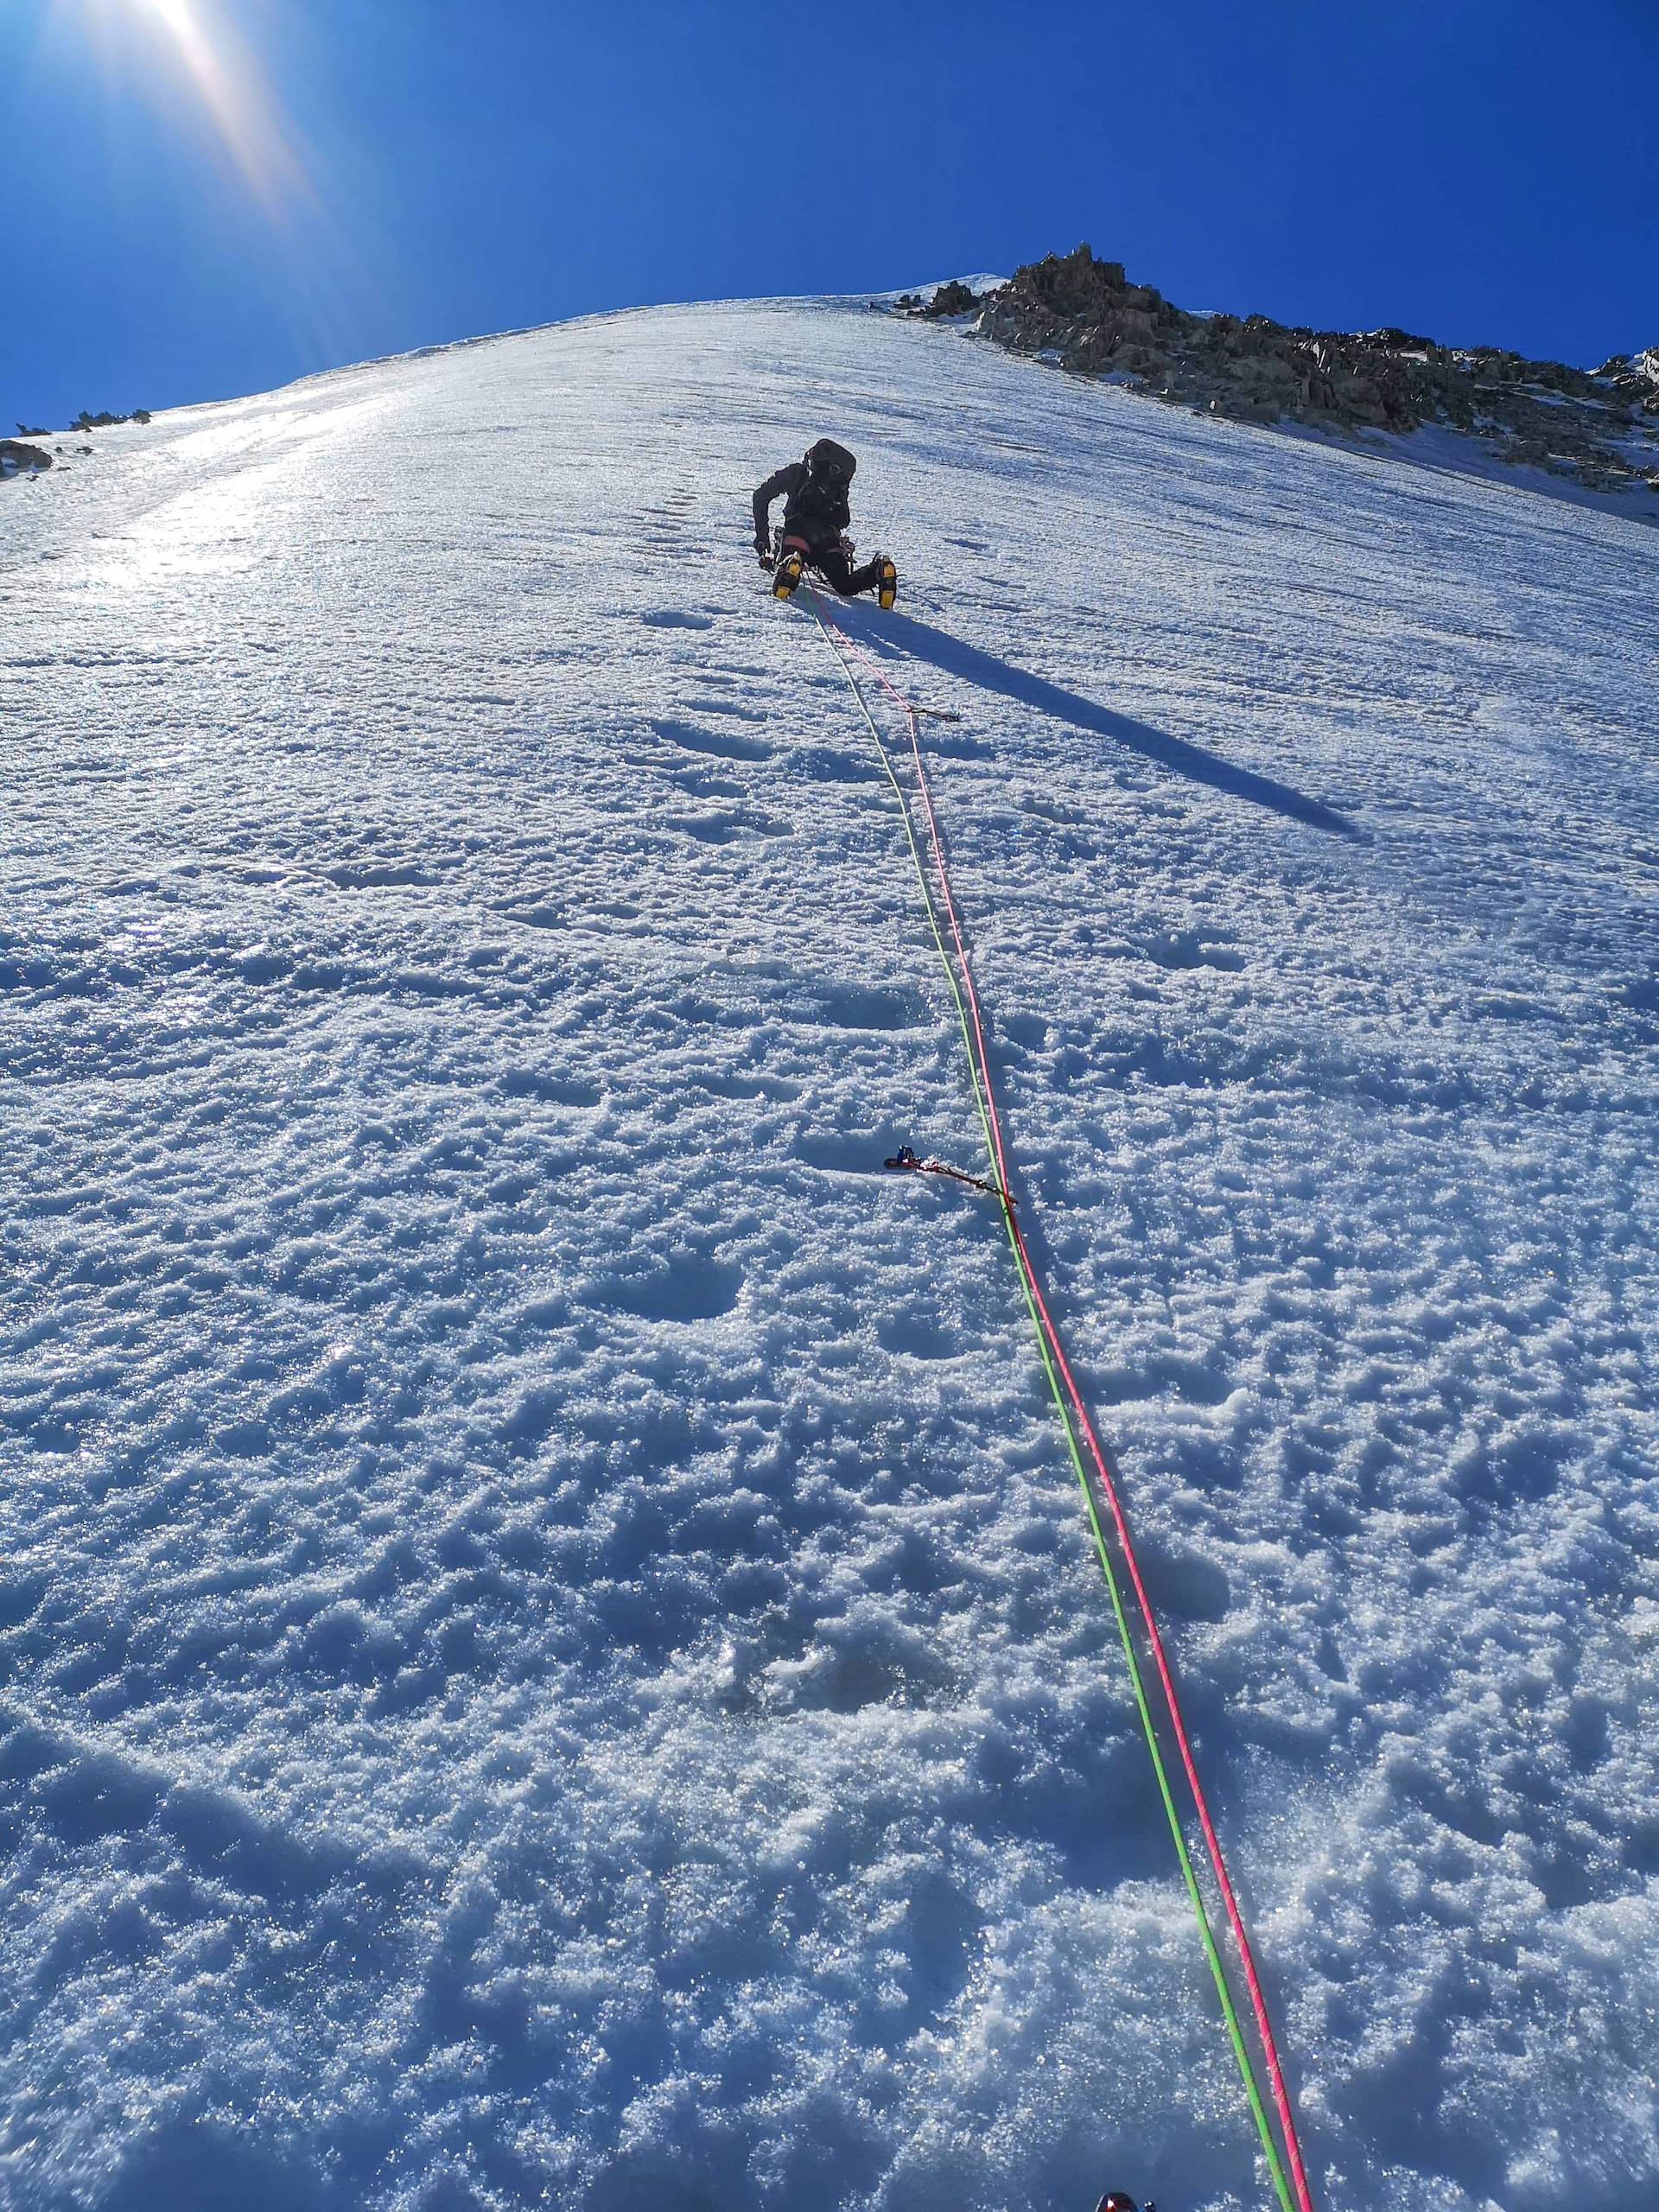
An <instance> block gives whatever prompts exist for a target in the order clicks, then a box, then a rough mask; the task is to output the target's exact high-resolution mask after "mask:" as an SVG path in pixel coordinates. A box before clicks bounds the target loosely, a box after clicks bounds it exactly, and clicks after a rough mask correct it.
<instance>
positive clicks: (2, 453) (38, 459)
mask: <svg viewBox="0 0 1659 2212" xmlns="http://www.w3.org/2000/svg"><path fill="white" fill-rule="evenodd" d="M51 466H52V456H51V454H49V453H48V452H47V451H46V449H45V448H44V447H43V446H26V445H23V444H22V442H20V441H19V440H18V439H16V438H0V476H25V475H33V474H35V471H36V470H38V469H41V468H50V467H51Z"/></svg>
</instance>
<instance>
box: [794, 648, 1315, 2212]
mask: <svg viewBox="0 0 1659 2212" xmlns="http://www.w3.org/2000/svg"><path fill="white" fill-rule="evenodd" d="M818 628H819V631H820V632H821V633H822V635H823V641H824V643H825V645H828V646H829V651H830V652H831V654H832V655H833V656H834V658H835V662H836V666H837V667H838V668H839V669H840V671H841V672H842V675H843V676H844V677H846V679H847V682H848V684H849V687H850V689H851V690H852V694H853V696H854V698H855V700H856V701H857V702H858V708H859V712H860V713H861V715H863V717H864V721H865V724H866V726H867V727H868V730H869V733H870V735H871V737H872V739H873V740H874V744H875V749H876V752H877V753H878V755H879V756H880V761H881V766H882V769H883V771H884V772H885V773H886V776H887V782H888V783H889V785H891V786H892V789H893V798H895V800H896V801H897V802H898V806H899V819H900V820H901V821H902V822H903V823H904V828H905V842H906V844H907V845H908V846H909V848H910V858H911V864H912V867H913V868H915V871H916V880H917V883H918V885H919V886H920V888H921V893H922V905H923V907H924V909H925V912H926V914H927V925H928V928H929V930H930V931H931V933H932V938H933V943H934V946H935V948H936V949H937V950H938V956H939V963H940V965H941V966H942V967H943V968H944V979H945V982H947V983H948V984H949V985H950V996H951V1000H952V1002H953V1003H954V1005H955V1007H956V1009H957V1023H958V1025H959V1026H960V1027H961V1030H962V1041H963V1050H964V1051H965V1052H966V1053H967V1057H968V1076H969V1082H970V1083H971V1084H972V1085H973V1092H974V1104H975V1106H976V1109H978V1113H979V1122H980V1128H981V1130H982V1133H983V1135H984V1139H985V1150H986V1154H987V1155H988V1158H989V1160H990V1162H991V1173H992V1175H993V1176H995V1174H996V1173H997V1167H996V1147H995V1144H994V1143H993V1141H992V1139H991V1117H990V1109H989V1105H988V1100H987V1096H986V1092H985V1087H984V1086H985V1085H987V1084H988V1083H989V1081H990V1077H989V1074H988V1071H987V1072H985V1073H984V1074H983V1075H982V1071H981V1069H980V1065H979V1055H978V1053H977V1052H976V1051H975V1049H974V1039H973V1032H972V1030H971V1029H970V1027H969V1021H968V1008H967V1007H966V1005H965V1003H964V1002H963V995H962V987H961V985H960V983H958V982H957V971H956V968H955V966H954V964H953V963H952V962H951V958H950V953H949V951H948V950H947V949H946V946H945V942H944V933H943V931H941V930H940V928H939V920H938V912H937V910H936V909H935V907H934V904H933V893H932V889H931V886H930V885H929V883H928V880H927V868H926V866H925V862H924V861H923V859H922V854H921V848H920V847H919V846H918V843H917V842H916V831H915V827H914V824H913V823H912V820H911V814H910V806H909V803H908V801H907V800H906V798H905V793H904V788H903V786H902V785H900V783H899V779H898V777H897V776H896V775H895V774H894V773H893V762H892V760H891V759H890V758H889V757H888V753H887V747H886V746H885V745H884V744H883V743H882V741H881V733H880V729H878V728H877V727H876V722H875V718H874V715H872V714H871V712H870V709H869V706H868V702H867V701H866V699H865V697H864V694H863V692H862V690H861V689H860V687H859V682H858V678H857V677H855V675H854V674H853V671H851V669H850V668H849V667H848V665H847V663H846V661H845V660H844V659H843V658H842V655H841V654H840V653H838V652H836V648H835V646H834V645H833V644H832V643H831V642H830V639H829V632H828V631H827V630H825V629H824V626H823V618H822V617H821V616H820V617H818ZM1002 1225H1003V1227H1004V1229H1005V1230H1007V1237H1008V1244H1009V1249H1011V1250H1012V1252H1013V1254H1014V1268H1015V1271H1016V1272H1017V1274H1019V1277H1020V1289H1021V1291H1022V1292H1023V1293H1024V1294H1025V1300H1026V1311H1027V1313H1028V1314H1029V1315H1030V1316H1031V1325H1032V1329H1033V1332H1034V1333H1035V1336H1036V1338H1037V1350H1038V1353H1039V1357H1040V1358H1041V1360H1042V1363H1043V1372H1044V1374H1045V1376H1046V1377H1047V1379H1048V1388H1049V1394H1050V1395H1051V1396H1052V1399H1053V1401H1054V1409H1055V1411H1056V1413H1058V1415H1059V1417H1060V1428H1061V1431H1062V1433H1063V1434H1064V1435H1065V1443H1066V1449H1067V1451H1068V1452H1070V1453H1071V1465H1072V1467H1073V1469H1074V1470H1075V1471H1076V1473H1077V1487H1078V1489H1079V1490H1080V1491H1082V1492H1083V1503H1084V1512H1085V1513H1086V1515H1087V1516H1088V1521H1089V1526H1090V1530H1091V1532H1092V1534H1093V1535H1094V1539H1095V1550H1096V1554H1098V1556H1099V1559H1100V1564H1101V1570H1102V1572H1103V1574H1104V1575H1105V1578H1106V1587H1107V1590H1108V1591H1109V1593H1110V1596H1111V1601H1112V1612H1113V1616H1114V1618H1116V1622H1117V1633H1118V1638H1119V1641H1120V1642H1121V1643H1122V1646H1123V1656H1124V1659H1125V1661H1126V1662H1127V1663H1128V1670H1129V1686H1130V1688H1131V1689H1132V1690H1133V1692H1134V1694H1135V1709H1136V1711H1137V1712H1138V1713H1140V1715H1141V1729H1142V1732H1144V1734H1145V1736H1146V1739H1147V1751H1149V1752H1150V1753H1151V1754H1152V1765H1153V1771H1154V1774H1155V1775H1156V1776H1157V1777H1158V1794H1159V1796H1160V1797H1161V1798H1162V1799H1163V1802H1164V1815H1165V1818H1166V1820H1167V1821H1168V1822H1169V1833H1170V1835H1171V1836H1172V1838H1173V1840H1174V1845H1175V1855H1176V1857H1177V1859H1179V1861H1180V1868H1181V1874H1182V1878H1183V1879H1184V1880H1185V1884H1186V1893H1187V1896H1188V1897H1189V1898H1190V1899H1191V1901H1192V1912H1193V1916H1194V1918H1195V1919H1196V1920H1197V1922H1198V1936H1199V1938H1200V1940H1201V1942H1202V1943H1203V1945H1204V1955H1205V1958H1206V1959H1207V1960H1208V1961H1209V1963H1210V1973H1211V1979H1212V1980H1214V1982H1215V1985H1216V1994H1217V1997H1218V1998H1219V1999H1220V2000H1221V2011H1222V2017H1223V2018H1224V2021H1225V2022H1226V2024H1227V2033H1228V2037H1229V2039H1230V2042H1231V2044H1232V2047H1233V2056H1234V2057H1235V2059H1236V2061H1237V2063H1238V2070H1239V2075H1240V2077H1241V2079H1242V2080H1243V2084H1244V2094H1245V2095H1246V2097H1247V2098H1248V2099H1249V2107H1250V2113H1251V2116H1252V2117H1253V2118H1254V2120H1255V2129H1256V2133H1257V2134H1258V2135H1259V2136H1260V2138H1261V2140H1262V2151H1263V2152H1264V2153H1265V2155H1266V2158H1267V2161H1268V2171H1269V2173H1270V2174H1271V2175H1272V2177H1273V2184H1274V2191H1275V2193H1276V2195H1277V2196H1278V2198H1279V2202H1280V2205H1281V2208H1282V2212H1295V2205H1294V2200H1293V2198H1292V2196H1291V2192H1290V2184H1289V2183H1288V2181H1287V2178H1286V2176H1285V2171H1284V2167H1283V2165H1282V2164H1281V2161H1280V2157H1279V2147H1278V2145H1277V2144H1276V2143H1275V2142H1274V2139H1273V2129H1272V2126H1271V2125H1270V2123H1269V2121H1268V2115H1267V2111H1266V2108H1265V2107H1264V2106H1263V2104H1262V2093H1261V2090H1260V2088H1259V2087H1258V2085H1257V2082H1256V2079H1255V2067H1254V2066H1253V2065H1252V2063H1251V2062H1250V2055H1249V2048H1248V2046H1247V2045H1246V2044H1245V2041H1244V2031H1243V2026H1242V2024H1240V2021H1239V2017H1238V2012H1237V2008H1236V2005H1234V2003H1233V1995H1232V1992H1231V1990H1230V1988H1229V1987H1228V1986H1227V1974H1226V1969H1225V1968H1224V1966H1223V1964H1222V1960H1221V1954H1220V1952H1219V1950H1218V1949H1217V1947H1216V1939H1215V1936H1214V1935H1213V1934H1212V1932H1211V1927H1210V1916H1209V1914H1208V1913H1207V1912H1206V1911H1205V1904H1204V1897H1203V1893H1202V1892H1201V1891H1200V1890H1199V1888H1198V1876H1197V1874H1196V1872H1194V1870H1193V1866H1192V1854H1191V1853H1189V1851H1188V1850H1187V1847H1186V1837H1185V1834H1184V1833H1183V1831H1182V1827H1181V1821H1180V1815H1179V1813H1178V1812H1177V1811H1176V1809H1175V1799H1174V1796H1173V1792H1172V1790H1171V1789H1170V1786H1169V1774H1168V1770H1167V1769H1166V1766H1165V1764H1164V1755H1163V1752H1162V1751H1161V1750H1160V1748H1159V1744H1158V1732H1157V1729H1156V1727H1155V1726H1154V1721H1153V1717H1152V1708H1151V1707H1150V1705H1149V1704H1148V1702H1147V1691H1146V1683H1145V1680H1144V1678H1143V1676H1142V1674H1141V1662H1140V1659H1139V1657H1138V1656H1136V1653H1135V1640H1134V1638H1133V1637H1132V1636H1131V1635H1130V1632H1129V1621H1128V1612H1127V1611H1126V1610H1125V1608H1124V1604H1123V1593H1122V1588H1121V1586H1120V1585H1119V1582H1118V1578H1117V1570H1116V1567H1114V1566H1113V1564H1112V1557H1111V1553H1110V1551H1109V1548H1108V1547H1107V1542H1106V1533H1105V1530H1104V1529H1103V1526H1102V1523H1101V1519H1100V1513H1099V1510H1098V1508H1097V1506H1096V1500H1095V1492H1094V1485H1093V1484H1092V1483H1090V1479H1089V1473H1088V1470H1087V1468H1086V1467H1085V1466H1084V1459H1083V1453H1082V1451H1081V1450H1080V1448H1079V1446H1078V1443H1077V1432H1076V1429H1075V1427H1074V1426H1073V1422H1072V1418H1071V1408H1070V1407H1069V1406H1068V1405H1067V1404H1066V1402H1065V1393H1064V1392H1063V1391H1062V1390H1061V1389H1060V1379H1059V1376H1058V1375H1057V1374H1056V1372H1055V1370H1054V1362H1053V1358H1052V1355H1051V1353H1050V1351H1049V1348H1048V1338H1047V1337H1046V1334H1045V1333H1044V1330H1043V1325H1042V1323H1041V1321H1040V1320H1039V1318H1038V1313H1037V1304H1036V1300H1035V1299H1034V1298H1033V1295H1032V1287H1031V1282H1030V1280H1029V1276H1028V1274H1027V1265H1028V1263H1027V1259H1026V1255H1025V1254H1024V1253H1023V1252H1022V1251H1021V1249H1020V1240H1019V1238H1018V1237H1017V1236H1015V1235H1014V1217H1013V1215H1012V1213H1011V1212H1010V1211H1009V1207H1008V1204H1007V1202H1006V1200H1005V1203H1004V1205H1003V1208H1002Z"/></svg>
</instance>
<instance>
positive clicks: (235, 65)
mask: <svg viewBox="0 0 1659 2212" xmlns="http://www.w3.org/2000/svg"><path fill="white" fill-rule="evenodd" d="M123 4H124V8H125V11H126V14H127V16H128V19H129V21H134V22H143V21H148V22H149V23H151V24H153V25H154V26H155V27H156V29H157V30H158V31H160V32H162V33H164V34H165V36H166V40H167V42H168V44H169V45H170V46H171V47H172V48H173V49H174V51H175V54H176V57H177V60H178V62H179V63H181V65H182V67H183V72H184V74H185V75H186V76H187V77H188V79H189V80H190V83H191V85H192V86H193V88H194V92H195V95H196V97H197V99H199V100H200V104H201V105H202V107H203V108H204V109H205V110H206V111H207V116H208V118H210V119H211V121H212V124H213V127H214V130H216V132H217V134H218V137H219V143H220V145H221V147H222V148H223V150H224V152H225V154H226V156H228V157H229V159H230V160H231V162H232V163H233V164H234V166H235V168H237V169H238V171H239V173H240V175H241V176H242V179H243V181H244V182H245V184H246V186H247V187H248V188H249V190H250V191H251V193H252V194H253V196H254V198H255V199H256V200H257V201H258V202H259V204H260V205H261V206H262V207H264V211H265V213H266V214H267V215H268V216H270V218H271V219H272V220H273V221H277V220H281V219H284V218H285V217H286V216H288V215H289V214H291V213H294V212H295V211H296V209H297V208H298V207H302V206H315V192H314V190H313V188H312V187H311V184H310V181H309V178H308V175H307V165H306V163H305V161H304V159H303V157H302V154H301V151H300V149H299V145H298V143H297V141H296V138H295V137H294V135H293V132H292V130H290V128H289V125H288V124H287V122H286V119H285V118H283V115H282V114H281V112H280V111H279V110H278V108H277V105H276V102H275V100H274V99H273V98H272V95H271V92H270V87H269V86H268V85H267V84H266V82H265V80H264V73H262V71H261V70H260V68H259V66H258V63H257V60H256V59H255V57H254V55H253V54H252V53H251V51H250V50H249V49H247V48H245V46H244V45H243V44H242V42H241V41H239V40H238V38H237V36H236V34H235V31H234V29H232V25H231V24H230V22H228V21H227V20H226V15H225V11H224V10H223V8H222V7H221V6H220V5H219V0H123Z"/></svg>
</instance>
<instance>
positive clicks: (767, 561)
mask: <svg viewBox="0 0 1659 2212" xmlns="http://www.w3.org/2000/svg"><path fill="white" fill-rule="evenodd" d="M754 552H755V558H756V559H757V560H758V561H759V562H760V565H761V567H762V568H763V569H769V568H770V567H771V566H772V545H771V542H770V540H769V539H766V538H764V537H757V538H756V539H755V541H754Z"/></svg>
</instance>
